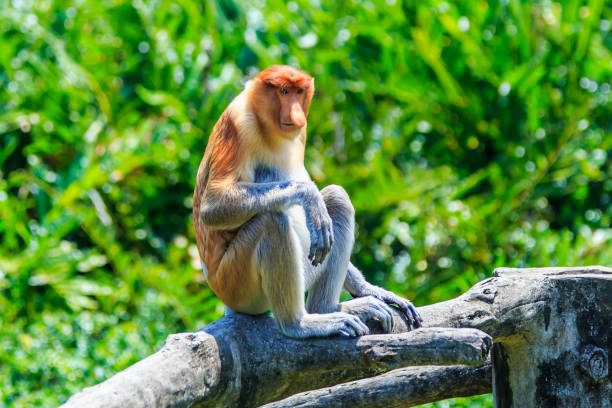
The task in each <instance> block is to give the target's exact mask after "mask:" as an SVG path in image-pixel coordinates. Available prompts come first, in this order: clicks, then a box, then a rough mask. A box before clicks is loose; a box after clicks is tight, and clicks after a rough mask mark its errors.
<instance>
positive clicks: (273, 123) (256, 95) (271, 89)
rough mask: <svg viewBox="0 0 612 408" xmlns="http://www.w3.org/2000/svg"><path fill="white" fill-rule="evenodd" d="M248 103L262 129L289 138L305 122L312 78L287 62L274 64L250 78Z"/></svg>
mask: <svg viewBox="0 0 612 408" xmlns="http://www.w3.org/2000/svg"><path fill="white" fill-rule="evenodd" d="M250 86H252V87H253V88H252V93H251V98H252V99H251V103H252V106H253V110H254V112H255V114H256V115H257V118H258V120H259V122H260V123H261V124H262V125H263V127H264V128H265V131H267V132H272V133H275V134H278V135H280V136H281V137H284V138H286V139H292V138H294V137H296V136H298V135H299V134H300V131H301V130H302V129H303V128H304V127H305V126H306V116H308V109H309V108H310V100H311V99H312V95H313V94H314V78H312V77H311V76H309V75H308V74H306V73H305V72H302V71H300V70H299V69H296V68H293V67H290V66H287V65H273V66H271V67H269V68H267V69H265V70H263V71H261V72H260V73H259V74H258V75H257V76H256V77H255V78H253V81H252V84H250Z"/></svg>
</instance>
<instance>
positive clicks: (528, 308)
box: [66, 267, 612, 407]
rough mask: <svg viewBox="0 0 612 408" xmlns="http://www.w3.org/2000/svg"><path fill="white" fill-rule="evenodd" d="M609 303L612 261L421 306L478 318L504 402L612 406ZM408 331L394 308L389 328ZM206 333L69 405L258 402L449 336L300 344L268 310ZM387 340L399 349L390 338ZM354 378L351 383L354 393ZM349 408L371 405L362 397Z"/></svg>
mask: <svg viewBox="0 0 612 408" xmlns="http://www.w3.org/2000/svg"><path fill="white" fill-rule="evenodd" d="M611 311H612V269H609V268H604V267H585V268H540V269H506V268H500V269H497V270H496V271H495V272H494V277H492V278H489V279H486V280H484V281H482V282H479V283H478V284H476V285H475V286H474V287H472V288H471V289H470V290H469V291H468V292H466V293H465V294H463V295H462V296H459V297H457V298H455V299H452V300H449V301H446V302H441V303H437V304H434V305H430V306H424V307H421V308H419V312H420V313H421V315H422V316H423V318H424V324H425V326H427V327H454V328H466V327H472V328H478V329H480V330H483V331H484V332H487V333H489V334H490V335H491V336H492V337H493V339H494V341H495V344H494V350H493V351H494V352H493V367H494V370H493V383H494V395H495V401H496V404H497V406H498V407H510V406H514V407H530V406H538V407H564V406H568V407H569V406H571V407H611V406H612V398H611V391H612V389H611V387H612V386H611V383H610V371H609V362H608V356H609V355H610V353H611V352H612V350H611V347H612V332H611V331H612V313H611ZM405 330H406V325H405V321H404V320H403V318H402V317H401V316H400V315H399V314H396V315H395V316H394V329H393V331H394V332H395V333H397V332H403V331H405ZM204 331H205V332H197V333H191V334H180V335H173V336H170V337H169V340H168V341H167V344H166V346H165V347H164V348H163V349H162V350H161V351H159V352H158V353H156V354H154V355H152V356H150V357H148V358H147V359H145V360H143V361H141V362H140V363H137V364H136V365H134V366H132V367H130V368H128V369H127V370H125V371H123V372H121V373H119V374H117V375H116V376H114V377H112V378H111V379H110V380H107V381H106V382H104V383H102V384H99V385H97V386H95V387H92V388H89V389H86V390H85V391H83V392H81V393H79V394H76V395H75V396H73V397H72V398H71V399H70V400H69V401H68V403H67V404H66V406H68V407H73V406H119V405H121V406H132V407H138V406H190V405H194V404H196V403H202V404H203V405H202V406H209V405H210V406H255V405H257V404H263V403H266V402H270V401H275V400H280V399H282V398H284V397H286V396H289V395H292V394H295V393H297V392H300V391H305V390H312V389H316V388H320V387H327V386H330V385H334V384H338V383H340V382H346V381H350V380H355V379H359V378H365V377H371V376H373V375H376V374H380V373H381V372H382V371H385V370H389V369H393V368H398V367H401V366H402V365H409V364H419V363H418V362H417V361H416V359H415V357H414V354H412V355H411V354H410V353H407V354H406V352H403V351H399V349H398V348H396V347H397V346H398V345H399V344H400V343H401V344H408V343H410V341H415V340H418V341H416V343H419V342H420V343H419V344H421V346H424V349H423V350H428V347H430V346H431V345H432V344H433V343H427V341H424V340H425V337H422V336H427V335H424V334H420V333H429V335H432V336H430V337H428V339H429V340H431V341H433V338H435V337H436V336H433V333H437V334H442V333H445V332H428V331H427V330H422V331H421V330H417V331H415V332H411V333H403V334H400V335H399V336H400V337H393V336H390V335H382V336H364V337H362V338H360V339H348V340H344V339H321V340H307V341H296V340H290V339H286V338H284V337H282V335H280V334H279V333H278V331H277V330H276V328H275V327H274V325H273V322H272V321H271V319H270V318H267V317H259V318H252V317H244V316H233V317H226V318H223V319H220V320H219V321H217V322H215V323H213V324H211V325H210V326H208V327H206V328H205V329H204ZM449 333H450V332H449ZM461 333H464V332H461ZM465 333H466V334H464V335H466V336H467V332H465ZM470 333H472V334H474V335H475V336H476V337H478V332H470ZM449 336H450V337H454V335H451V334H449ZM470 336H471V334H470ZM468 337H469V336H468ZM479 338H480V339H481V343H480V344H481V345H480V346H476V343H473V342H471V341H468V342H467V344H464V343H462V342H458V343H461V344H462V346H461V347H466V348H465V349H463V348H462V350H471V351H469V352H468V351H463V352H461V353H459V355H461V356H463V357H462V358H465V360H466V361H465V362H461V361H455V362H451V361H448V364H465V363H475V362H477V358H475V357H474V356H476V355H478V353H479V352H477V351H476V350H477V349H478V350H480V352H482V351H483V350H484V349H486V344H487V341H486V338H484V337H479ZM385 339H388V341H389V342H390V343H389V344H395V346H390V348H386V346H383V344H385V342H386V341H387V340H385ZM449 340H450V338H449ZM426 343H427V344H428V345H426ZM412 344H415V343H412ZM377 345H379V346H377ZM457 347H459V346H457ZM478 347H480V348H478ZM400 349H403V347H400ZM429 350H430V352H429V353H428V352H423V353H421V352H419V353H421V356H422V357H423V359H422V360H420V361H421V362H420V364H432V363H433V362H434V361H435V363H437V364H444V363H443V361H442V360H443V359H444V358H438V357H435V356H436V355H437V354H436V353H435V352H434V353H431V351H433V350H431V349H430V348H429ZM362 351H363V354H362V353H361V352H362ZM378 351H380V352H378ZM450 354H452V353H450V352H449V353H447V354H446V356H447V357H448V356H449V355H450ZM469 356H471V357H469ZM436 358H437V359H436ZM430 359H431V360H430ZM434 359H436V360H434ZM457 360H460V358H458V359H457ZM438 371H439V370H438ZM432 375H433V374H432ZM387 376H388V378H389V379H394V378H396V377H394V376H393V375H392V374H388V375H387ZM362 381H367V380H362ZM372 381H374V382H375V383H376V382H383V383H384V381H385V380H384V377H378V378H376V377H375V378H373V379H372ZM484 381H486V378H485V380H484ZM458 383H459V382H457V383H454V385H453V384H451V386H449V389H450V388H452V386H455V385H457V384H458ZM359 384H363V383H358V384H353V385H354V387H355V388H354V390H355V391H356V392H358V391H359V390H360V388H359ZM381 384H382V383H381ZM381 387H384V385H381ZM398 387H400V386H399V385H398ZM343 389H346V386H345V387H344V388H343ZM331 390H335V388H331ZM405 392H406V394H405V395H406V399H405V400H404V402H403V404H405V406H408V405H410V404H414V403H421V402H427V401H430V399H427V398H429V397H428V395H431V394H430V393H431V392H432V388H431V387H430V388H427V387H425V386H424V388H423V390H422V394H423V395H424V399H422V400H417V399H413V397H414V395H415V393H412V394H411V393H410V391H409V390H407V391H405ZM355 395H358V394H355ZM411 395H412V396H411ZM448 395H450V394H446V395H445V397H446V396H448ZM297 397H299V396H297ZM359 401H361V402H359ZM397 403H398V404H400V403H402V402H401V401H397ZM353 405H354V406H356V407H359V406H364V407H365V406H371V405H370V403H369V401H368V400H367V398H365V397H364V399H357V400H355V401H354V403H353Z"/></svg>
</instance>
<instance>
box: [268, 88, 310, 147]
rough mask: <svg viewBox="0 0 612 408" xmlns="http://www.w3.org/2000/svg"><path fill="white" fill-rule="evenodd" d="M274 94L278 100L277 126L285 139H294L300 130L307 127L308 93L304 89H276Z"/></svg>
mask: <svg viewBox="0 0 612 408" xmlns="http://www.w3.org/2000/svg"><path fill="white" fill-rule="evenodd" d="M274 93H275V96H276V99H277V100H278V105H277V113H276V115H275V116H276V118H277V126H278V129H279V130H280V133H281V135H282V136H283V137H286V138H288V139H292V138H294V137H296V136H297V135H298V134H299V133H300V130H301V129H302V128H303V127H304V126H306V98H307V94H308V93H307V92H306V90H305V89H304V88H298V87H287V88H277V87H274Z"/></svg>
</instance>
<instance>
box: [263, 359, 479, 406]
mask: <svg viewBox="0 0 612 408" xmlns="http://www.w3.org/2000/svg"><path fill="white" fill-rule="evenodd" d="M489 392H491V363H490V362H489V363H487V364H485V365H483V366H481V367H467V366H451V367H435V366H421V367H407V368H400V369H398V370H393V371H389V372H388V373H384V374H381V375H377V376H375V377H371V378H365V379H362V380H357V381H351V382H347V383H344V384H340V385H335V386H333V387H328V388H322V389H318V390H314V391H306V392H303V393H300V394H296V395H293V396H291V397H289V398H286V399H284V400H281V401H277V402H273V403H271V404H266V405H264V406H262V408H285V407H287V408H289V407H299V408H324V407H325V408H334V407H338V408H343V407H369V408H396V407H397V408H402V407H411V406H413V405H418V404H425V403H428V402H433V401H439V400H443V399H447V398H451V397H465V396H471V395H478V394H486V393H489Z"/></svg>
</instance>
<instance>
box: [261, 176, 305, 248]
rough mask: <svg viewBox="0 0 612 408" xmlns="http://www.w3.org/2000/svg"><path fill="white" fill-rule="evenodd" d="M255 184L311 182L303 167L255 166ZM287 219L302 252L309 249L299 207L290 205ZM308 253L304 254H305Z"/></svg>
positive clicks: (302, 211)
mask: <svg viewBox="0 0 612 408" xmlns="http://www.w3.org/2000/svg"><path fill="white" fill-rule="evenodd" d="M253 179H254V180H253V181H254V182H255V183H273V182H280V181H311V179H310V175H309V174H308V172H307V171H306V168H305V167H304V166H300V167H295V168H290V169H281V168H277V167H273V166H268V165H262V164H260V165H257V166H255V168H254V171H253ZM284 213H285V215H287V217H288V218H289V222H290V225H291V228H292V230H293V231H294V232H295V234H296V237H297V238H298V240H299V241H300V243H301V244H302V245H301V246H302V248H303V250H304V251H308V250H309V248H310V233H309V232H308V228H307V227H306V215H305V213H304V208H302V206H301V205H292V206H291V207H289V208H287V209H286V210H285V211H284ZM307 253H308V252H306V254H307Z"/></svg>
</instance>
